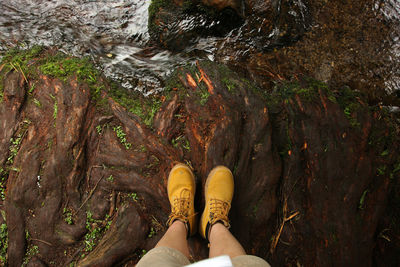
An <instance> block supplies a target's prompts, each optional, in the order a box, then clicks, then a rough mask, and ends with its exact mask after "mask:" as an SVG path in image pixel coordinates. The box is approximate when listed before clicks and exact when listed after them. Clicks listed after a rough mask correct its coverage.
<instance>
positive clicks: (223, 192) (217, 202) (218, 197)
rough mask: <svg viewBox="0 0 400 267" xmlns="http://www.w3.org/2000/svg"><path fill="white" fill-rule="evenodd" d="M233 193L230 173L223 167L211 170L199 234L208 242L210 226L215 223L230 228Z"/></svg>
mask: <svg viewBox="0 0 400 267" xmlns="http://www.w3.org/2000/svg"><path fill="white" fill-rule="evenodd" d="M233 191H234V181H233V175H232V172H231V171H230V170H229V169H228V168H227V167H225V166H217V167H215V168H214V169H212V170H211V172H210V174H209V175H208V177H207V181H206V186H205V200H206V205H205V208H204V211H203V214H202V215H201V220H200V234H201V235H202V236H203V237H204V238H205V239H207V240H208V237H209V236H208V234H209V230H210V228H211V226H212V225H213V224H215V223H216V222H221V223H223V224H224V225H225V226H226V227H227V228H228V229H229V227H230V224H229V219H228V213H229V210H230V208H231V202H232V197H233Z"/></svg>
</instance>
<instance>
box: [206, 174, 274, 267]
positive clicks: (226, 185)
mask: <svg viewBox="0 0 400 267" xmlns="http://www.w3.org/2000/svg"><path fill="white" fill-rule="evenodd" d="M233 191H234V180H233V175H232V172H231V171H230V170H229V169H228V168H226V167H224V166H218V167H215V168H214V169H213V170H212V171H211V172H210V174H209V175H208V177H207V181H206V186H205V200H206V205H205V207H204V211H203V214H202V216H201V221H200V234H201V235H202V236H203V237H204V238H206V239H208V240H209V242H210V254H209V255H210V258H213V257H216V256H221V255H228V256H229V257H230V258H231V259H232V263H233V266H235V267H247V266H252V267H270V266H269V264H268V263H267V262H266V261H265V260H263V259H261V258H259V257H256V256H251V255H246V252H245V250H244V249H243V247H242V245H241V244H240V243H239V241H238V240H237V239H236V238H235V237H234V236H233V235H232V234H231V232H230V231H229V227H230V224H229V219H228V213H229V210H230V208H231V202H232V198H233Z"/></svg>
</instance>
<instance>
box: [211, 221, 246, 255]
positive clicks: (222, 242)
mask: <svg viewBox="0 0 400 267" xmlns="http://www.w3.org/2000/svg"><path fill="white" fill-rule="evenodd" d="M209 240H210V258H212V257H217V256H221V255H228V256H229V257H231V259H233V258H234V257H237V256H240V255H246V252H245V251H244V248H243V247H242V245H240V243H239V241H237V239H236V238H235V237H234V236H233V235H232V234H231V232H230V231H229V230H228V228H226V226H225V225H223V224H222V223H216V224H214V225H212V226H211V229H210V234H209Z"/></svg>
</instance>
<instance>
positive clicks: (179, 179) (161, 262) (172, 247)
mask: <svg viewBox="0 0 400 267" xmlns="http://www.w3.org/2000/svg"><path fill="white" fill-rule="evenodd" d="M167 191H168V199H169V202H170V204H171V213H170V215H169V218H168V222H167V225H168V226H169V227H168V230H167V231H166V232H165V234H164V236H163V237H162V238H161V239H160V241H159V242H158V243H157V245H156V246H155V248H153V249H151V250H150V251H149V252H148V253H147V254H146V255H144V256H143V258H142V259H141V260H140V261H139V262H138V264H137V265H136V266H137V267H149V266H151V267H181V266H184V265H188V264H190V261H189V260H188V257H189V248H188V243H187V239H186V238H187V237H188V236H190V235H193V234H194V233H195V230H196V227H195V222H196V221H195V211H194V195H195V193H196V184H195V179H194V175H193V173H192V171H191V170H190V168H189V167H188V166H186V165H184V164H177V165H175V166H174V167H173V168H172V170H171V172H170V174H169V177H168V185H167Z"/></svg>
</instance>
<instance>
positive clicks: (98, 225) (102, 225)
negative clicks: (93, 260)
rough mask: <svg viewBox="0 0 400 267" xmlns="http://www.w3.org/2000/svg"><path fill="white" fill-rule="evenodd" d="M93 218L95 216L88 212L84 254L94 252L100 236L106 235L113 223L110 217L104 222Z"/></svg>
mask: <svg viewBox="0 0 400 267" xmlns="http://www.w3.org/2000/svg"><path fill="white" fill-rule="evenodd" d="M92 216H93V214H92V213H91V212H90V211H87V212H86V230H87V233H86V234H85V237H84V243H85V248H84V249H83V252H85V253H87V252H90V251H92V250H93V249H94V248H95V247H96V244H97V241H98V240H99V238H100V236H101V235H102V234H104V233H105V232H106V231H107V230H108V229H110V226H111V223H112V221H111V219H110V217H109V216H108V215H107V216H106V218H105V219H104V220H96V219H93V217H92ZM82 255H83V257H84V256H85V254H82ZM82 255H81V256H82Z"/></svg>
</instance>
